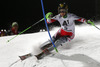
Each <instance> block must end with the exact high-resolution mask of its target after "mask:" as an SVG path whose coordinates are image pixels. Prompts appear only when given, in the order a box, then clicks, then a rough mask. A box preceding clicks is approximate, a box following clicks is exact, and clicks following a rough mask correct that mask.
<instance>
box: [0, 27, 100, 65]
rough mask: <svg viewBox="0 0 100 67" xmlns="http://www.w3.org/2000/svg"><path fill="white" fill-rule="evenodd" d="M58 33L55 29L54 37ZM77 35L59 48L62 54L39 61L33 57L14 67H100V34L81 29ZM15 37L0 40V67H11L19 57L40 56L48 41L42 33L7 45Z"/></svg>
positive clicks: (26, 35)
mask: <svg viewBox="0 0 100 67" xmlns="http://www.w3.org/2000/svg"><path fill="white" fill-rule="evenodd" d="M97 26H98V27H100V26H99V25H97ZM58 29H59V28H58V27H57V28H54V29H53V30H52V31H51V35H53V34H54V33H55V32H57V30H58ZM75 34H76V35H75V38H74V39H73V40H72V41H71V42H68V43H65V44H63V46H59V47H58V51H59V53H60V54H59V53H56V52H55V50H53V51H52V52H53V53H56V54H55V55H53V54H51V55H49V56H46V57H45V58H43V59H41V60H39V61H36V58H35V57H34V56H33V57H30V58H28V59H26V60H24V61H19V62H17V63H16V64H14V65H13V66H12V67H100V30H98V29H96V28H95V27H93V26H90V25H78V26H76V32H75ZM12 37H14V36H6V37H0V67H9V66H10V64H12V63H13V62H15V61H16V60H18V59H19V57H18V56H21V55H24V54H27V53H30V52H31V53H33V54H34V55H35V54H38V53H39V52H40V49H39V46H40V45H41V44H42V43H43V42H45V41H47V40H48V39H49V36H48V33H47V32H39V33H33V34H24V35H19V36H18V37H16V38H15V39H13V40H12V41H11V42H9V43H7V40H9V39H10V38H12Z"/></svg>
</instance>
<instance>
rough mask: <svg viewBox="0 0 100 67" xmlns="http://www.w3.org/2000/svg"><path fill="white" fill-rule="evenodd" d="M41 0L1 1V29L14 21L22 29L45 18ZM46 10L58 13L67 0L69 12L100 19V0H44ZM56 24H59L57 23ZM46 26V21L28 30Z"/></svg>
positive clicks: (8, 26)
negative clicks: (62, 3)
mask: <svg viewBox="0 0 100 67" xmlns="http://www.w3.org/2000/svg"><path fill="white" fill-rule="evenodd" d="M40 1H41V0H3V1H1V2H0V29H6V30H8V29H9V28H10V25H11V23H12V22H14V21H16V22H18V24H19V30H20V31H22V30H24V29H26V28H27V27H29V26H31V25H32V24H34V23H36V22H37V21H39V20H40V19H42V18H43V14H42V8H41V2H40ZM43 1H44V6H45V12H46V13H47V12H50V11H51V12H53V13H54V15H56V14H58V12H57V7H58V4H59V3H61V2H64V1H65V2H66V3H67V4H68V6H69V12H70V13H74V14H76V15H78V16H80V17H84V18H86V19H90V18H93V19H94V20H99V19H100V0H43ZM55 25H59V24H58V23H55ZM42 28H45V24H44V21H43V22H41V23H39V24H38V25H36V26H34V27H32V28H31V29H30V30H28V31H27V32H38V31H39V30H40V29H42Z"/></svg>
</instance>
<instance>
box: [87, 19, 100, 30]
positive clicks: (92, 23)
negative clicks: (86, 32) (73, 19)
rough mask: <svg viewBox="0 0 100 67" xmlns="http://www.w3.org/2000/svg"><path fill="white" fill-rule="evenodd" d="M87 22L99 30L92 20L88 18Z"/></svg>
mask: <svg viewBox="0 0 100 67" xmlns="http://www.w3.org/2000/svg"><path fill="white" fill-rule="evenodd" d="M88 23H90V24H91V25H92V26H94V27H95V28H97V29H98V30H100V28H99V27H97V26H96V25H95V24H94V22H92V21H90V20H88Z"/></svg>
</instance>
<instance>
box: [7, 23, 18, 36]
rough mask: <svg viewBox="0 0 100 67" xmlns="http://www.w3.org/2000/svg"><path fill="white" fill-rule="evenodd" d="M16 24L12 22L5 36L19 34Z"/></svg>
mask: <svg viewBox="0 0 100 67" xmlns="http://www.w3.org/2000/svg"><path fill="white" fill-rule="evenodd" d="M18 28H19V26H18V23H17V22H13V23H12V28H11V29H10V30H8V32H7V34H8V35H17V34H18V33H19V32H18Z"/></svg>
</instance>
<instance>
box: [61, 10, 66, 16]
mask: <svg viewBox="0 0 100 67" xmlns="http://www.w3.org/2000/svg"><path fill="white" fill-rule="evenodd" d="M60 15H61V16H62V17H63V16H65V15H66V10H65V9H60Z"/></svg>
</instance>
